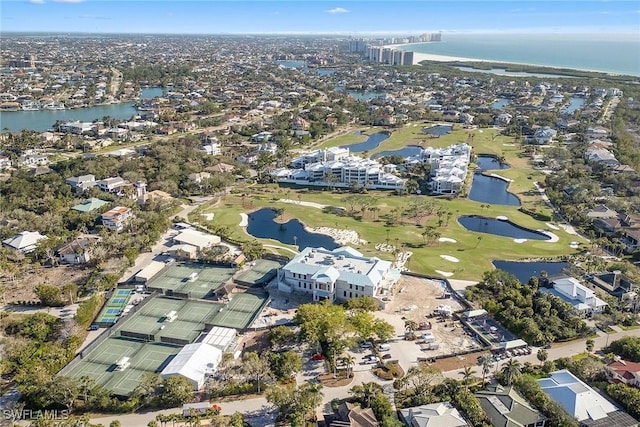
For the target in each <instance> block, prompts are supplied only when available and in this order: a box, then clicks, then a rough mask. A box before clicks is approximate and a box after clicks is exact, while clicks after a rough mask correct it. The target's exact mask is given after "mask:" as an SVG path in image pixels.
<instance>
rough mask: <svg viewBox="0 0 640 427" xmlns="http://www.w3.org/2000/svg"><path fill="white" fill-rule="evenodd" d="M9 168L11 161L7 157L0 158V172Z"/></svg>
mask: <svg viewBox="0 0 640 427" xmlns="http://www.w3.org/2000/svg"><path fill="white" fill-rule="evenodd" d="M10 167H11V159H10V158H9V157H7V156H0V171H1V170H5V169H9V168H10Z"/></svg>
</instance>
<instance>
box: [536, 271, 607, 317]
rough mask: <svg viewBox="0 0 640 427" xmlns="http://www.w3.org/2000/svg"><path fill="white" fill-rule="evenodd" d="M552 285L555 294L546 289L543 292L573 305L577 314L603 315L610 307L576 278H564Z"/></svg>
mask: <svg viewBox="0 0 640 427" xmlns="http://www.w3.org/2000/svg"><path fill="white" fill-rule="evenodd" d="M552 285H553V291H554V292H551V291H550V290H547V289H544V288H543V289H541V290H542V291H545V292H549V293H552V294H553V295H556V296H558V297H560V298H562V299H563V300H565V301H566V302H568V303H569V304H571V305H572V306H573V308H574V309H575V310H576V311H577V312H579V313H582V314H583V315H588V314H592V313H602V311H603V310H604V309H605V307H606V306H607V305H608V304H607V303H606V302H604V301H603V300H601V299H600V298H598V297H597V296H596V294H595V292H594V291H592V290H591V289H589V288H587V287H586V286H584V285H583V284H582V283H580V281H578V279H576V278H574V277H564V278H562V279H557V280H554V281H553V282H552Z"/></svg>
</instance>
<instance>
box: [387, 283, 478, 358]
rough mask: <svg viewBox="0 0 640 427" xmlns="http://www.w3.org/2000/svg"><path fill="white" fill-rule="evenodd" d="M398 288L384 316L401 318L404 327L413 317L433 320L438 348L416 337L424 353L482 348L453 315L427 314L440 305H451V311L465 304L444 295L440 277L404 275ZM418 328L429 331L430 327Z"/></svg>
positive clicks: (414, 319)
mask: <svg viewBox="0 0 640 427" xmlns="http://www.w3.org/2000/svg"><path fill="white" fill-rule="evenodd" d="M397 290H398V291H397V292H396V294H395V295H394V297H393V301H390V302H389V303H387V307H386V308H385V310H384V311H385V312H386V313H387V316H385V317H386V318H387V320H390V318H398V319H399V320H397V322H398V323H401V324H402V329H404V321H405V320H413V321H415V322H416V323H418V324H419V323H422V322H431V333H432V334H433V336H434V337H435V338H436V342H437V344H438V345H439V348H438V349H435V350H428V349H427V345H425V344H422V343H420V341H421V340H417V341H416V342H414V343H413V344H414V345H415V346H416V347H417V348H418V347H419V348H422V351H420V353H422V354H421V357H433V356H438V355H443V354H452V353H454V352H460V351H466V350H472V349H475V348H480V345H479V344H478V343H477V342H476V341H474V340H473V339H472V338H471V337H470V336H469V335H467V333H466V332H465V331H464V329H463V327H462V324H460V323H459V322H457V321H455V320H453V319H452V318H451V317H448V318H439V317H432V318H427V315H429V314H431V313H433V311H434V310H435V309H436V308H437V307H438V306H439V305H448V306H450V307H451V310H452V311H459V310H462V309H463V306H462V305H461V304H460V303H459V302H458V300H456V299H455V298H447V299H444V298H443V294H444V292H445V288H444V287H443V286H442V285H441V283H440V281H439V280H429V279H422V278H418V277H411V276H405V275H403V276H402V278H401V279H400V283H399V284H398V286H397ZM394 323H395V322H394ZM398 326H399V325H397V326H396V330H398ZM402 329H400V330H402ZM418 332H422V333H426V332H429V331H427V330H422V331H418Z"/></svg>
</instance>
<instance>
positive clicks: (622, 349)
mask: <svg viewBox="0 0 640 427" xmlns="http://www.w3.org/2000/svg"><path fill="white" fill-rule="evenodd" d="M604 352H605V353H613V354H615V355H617V356H620V357H622V358H623V359H624V360H629V361H631V362H640V337H633V336H626V337H622V338H620V339H619V340H615V341H613V342H612V343H611V344H609V347H607V348H605V349H604Z"/></svg>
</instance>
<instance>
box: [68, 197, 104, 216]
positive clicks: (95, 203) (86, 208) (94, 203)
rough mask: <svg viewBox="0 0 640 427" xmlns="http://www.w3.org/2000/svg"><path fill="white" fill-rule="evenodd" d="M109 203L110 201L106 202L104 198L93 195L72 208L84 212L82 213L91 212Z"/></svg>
mask: <svg viewBox="0 0 640 427" xmlns="http://www.w3.org/2000/svg"><path fill="white" fill-rule="evenodd" d="M108 204H109V202H105V201H104V200H100V199H96V198H95V197H92V198H90V199H87V200H85V201H84V202H82V203H80V204H79V205H75V206H73V207H72V208H71V209H73V210H74V211H78V212H82V213H89V212H93V211H95V210H96V209H100V208H102V207H103V206H105V205H108Z"/></svg>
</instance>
